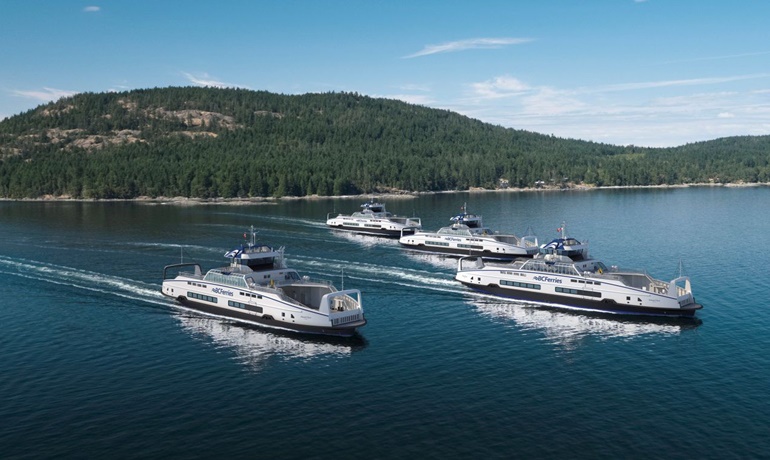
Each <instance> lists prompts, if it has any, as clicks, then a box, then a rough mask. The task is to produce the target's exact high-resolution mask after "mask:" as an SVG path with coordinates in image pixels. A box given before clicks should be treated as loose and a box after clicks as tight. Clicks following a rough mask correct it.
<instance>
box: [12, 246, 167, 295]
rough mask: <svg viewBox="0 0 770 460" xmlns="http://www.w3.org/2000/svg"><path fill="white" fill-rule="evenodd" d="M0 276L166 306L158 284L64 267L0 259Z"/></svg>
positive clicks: (30, 261)
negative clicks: (15, 277) (0, 274)
mask: <svg viewBox="0 0 770 460" xmlns="http://www.w3.org/2000/svg"><path fill="white" fill-rule="evenodd" d="M0 273H2V274H4V275H10V276H18V277H21V278H27V279H31V280H35V281H43V282H46V283H51V284H57V285H64V286H70V287H74V288H78V289H84V290H87V291H92V292H99V293H103V294H111V295H116V296H119V297H123V298H127V299H131V300H137V301H142V302H147V303H151V304H155V305H164V306H167V305H168V302H166V301H164V297H163V295H162V294H161V293H160V290H159V288H158V286H157V285H154V284H149V283H143V282H141V281H136V280H131V279H127V278H121V277H118V276H110V275H105V274H103V273H98V272H93V271H89V270H83V269H78V268H73V267H67V266H63V265H52V264H49V263H47V264H46V265H43V263H42V262H37V261H34V260H26V259H11V258H8V257H4V256H0Z"/></svg>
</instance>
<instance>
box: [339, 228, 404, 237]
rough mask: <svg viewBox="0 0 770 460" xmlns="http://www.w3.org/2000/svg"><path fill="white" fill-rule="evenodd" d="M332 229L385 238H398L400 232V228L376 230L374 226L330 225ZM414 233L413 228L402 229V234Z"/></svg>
mask: <svg viewBox="0 0 770 460" xmlns="http://www.w3.org/2000/svg"><path fill="white" fill-rule="evenodd" d="M330 228H332V229H333V230H344V231H347V232H353V233H361V234H362V235H372V236H384V237H387V238H400V237H401V235H402V233H401V230H378V229H376V228H374V229H370V228H363V227H334V226H332V227H330ZM412 233H414V230H404V233H403V234H404V235H411V234H412Z"/></svg>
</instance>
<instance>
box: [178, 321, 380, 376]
mask: <svg viewBox="0 0 770 460" xmlns="http://www.w3.org/2000/svg"><path fill="white" fill-rule="evenodd" d="M176 318H177V319H178V320H179V322H180V324H181V325H182V327H183V328H184V329H185V330H187V331H188V332H190V333H191V334H192V335H193V336H201V335H202V336H205V337H207V338H210V339H211V340H213V341H214V343H215V344H216V345H217V346H220V347H225V348H228V349H232V350H233V351H235V353H236V355H237V356H238V360H239V361H240V362H241V363H243V364H246V365H247V366H249V367H250V368H252V369H254V370H261V369H263V368H264V367H265V365H266V364H267V362H268V360H269V359H271V358H279V359H282V360H291V359H299V360H303V361H307V360H311V359H317V358H321V357H329V356H332V357H346V356H350V355H351V354H352V353H353V352H354V351H359V350H362V349H363V348H364V347H366V342H365V341H364V339H363V338H362V337H360V336H354V337H351V338H346V339H342V338H335V337H328V338H326V337H321V336H318V337H316V336H304V335H303V336H300V335H298V334H294V333H290V332H285V333H284V332H271V331H268V330H264V329H259V328H257V327H253V328H252V327H248V326H246V325H241V324H237V323H233V322H229V321H227V320H224V319H219V318H210V317H205V316H198V315H195V314H190V313H180V314H179V315H177V316H176Z"/></svg>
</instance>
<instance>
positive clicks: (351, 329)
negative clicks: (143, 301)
mask: <svg viewBox="0 0 770 460" xmlns="http://www.w3.org/2000/svg"><path fill="white" fill-rule="evenodd" d="M164 295H165V294H164ZM176 301H177V302H179V303H180V304H181V305H183V306H185V307H187V308H190V309H192V310H197V311H200V312H203V313H207V314H211V315H216V316H219V317H225V318H230V319H232V320H234V321H238V322H241V323H245V324H249V325H258V326H263V327H267V328H271V329H283V330H289V331H294V332H300V333H303V334H316V335H326V336H335V337H351V336H353V335H355V334H356V329H357V328H359V327H363V326H364V325H366V319H364V320H361V321H356V322H353V323H347V324H343V325H341V326H335V327H332V326H328V327H321V326H307V325H302V324H297V323H292V322H291V321H282V320H277V319H271V318H264V317H262V316H260V315H256V314H250V313H246V312H239V311H233V310H230V309H226V308H221V307H217V306H214V305H209V304H207V303H204V302H196V301H194V300H190V299H189V298H187V297H185V296H179V297H176Z"/></svg>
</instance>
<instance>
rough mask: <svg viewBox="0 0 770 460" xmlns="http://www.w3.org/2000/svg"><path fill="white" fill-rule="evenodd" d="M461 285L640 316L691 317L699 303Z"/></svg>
mask: <svg viewBox="0 0 770 460" xmlns="http://www.w3.org/2000/svg"><path fill="white" fill-rule="evenodd" d="M460 282H461V283H462V284H463V285H465V286H467V287H469V288H471V289H473V290H474V291H477V292H482V293H485V294H492V295H495V296H498V297H505V298H509V299H516V300H525V301H532V302H539V303H547V304H548V306H550V307H555V308H569V309H576V308H577V309H584V310H591V311H599V312H605V313H613V314H622V315H640V316H665V317H670V318H691V317H693V316H694V315H695V311H696V310H699V309H700V308H702V307H701V305H699V304H696V303H693V304H690V305H687V306H686V307H683V308H681V309H678V308H673V309H667V308H658V307H645V306H639V305H625V304H619V303H617V302H615V301H612V300H609V299H604V300H591V299H582V298H577V297H566V296H559V295H554V294H547V293H543V292H535V291H529V290H526V291H525V290H514V289H509V288H501V287H500V286H497V285H487V286H482V285H479V284H474V283H466V282H464V281H460Z"/></svg>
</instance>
